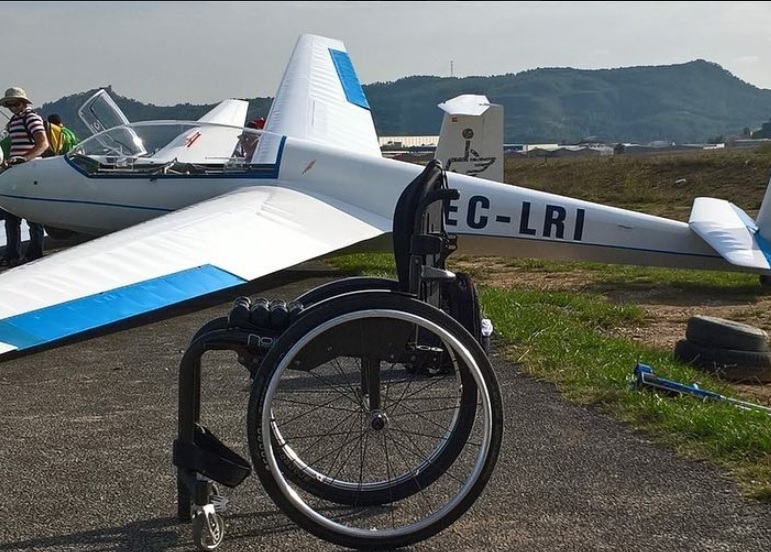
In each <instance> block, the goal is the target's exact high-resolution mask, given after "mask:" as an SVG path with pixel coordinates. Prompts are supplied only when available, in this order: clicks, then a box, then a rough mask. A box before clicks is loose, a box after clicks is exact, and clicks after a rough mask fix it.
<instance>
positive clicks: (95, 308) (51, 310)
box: [0, 265, 246, 350]
mask: <svg viewBox="0 0 771 552" xmlns="http://www.w3.org/2000/svg"><path fill="white" fill-rule="evenodd" d="M244 283H246V280H243V279H242V278H239V277H237V276H234V275H233V274H230V273H229V272H225V271H223V270H220V269H218V268H216V267H214V266H211V265H204V266H199V267H196V268H192V269H189V270H185V271H182V272H178V273H176V274H170V275H168V276H163V277H160V278H155V279H152V280H146V281H144V282H139V283H137V284H133V285H130V286H126V287H122V288H118V289H114V290H111V291H106V292H103V293H98V294H96V295H91V296H89V297H83V298H81V299H75V300H73V301H68V302H66V303H62V304H59V305H52V306H50V307H45V308H42V309H38V310H35V311H32V312H28V313H24V314H19V315H16V316H12V317H10V318H6V319H5V320H2V321H0V342H3V343H8V344H9V345H13V346H15V347H17V348H18V349H19V350H24V349H28V348H30V347H35V346H39V345H44V344H46V343H51V342H53V341H57V340H59V339H63V338H65V337H70V336H73V335H76V334H79V333H81V332H85V331H88V330H93V329H96V328H101V327H103V326H107V325H109V324H112V323H115V322H119V321H121V320H126V319H128V318H131V317H133V316H137V315H140V314H145V313H148V312H152V311H155V310H158V309H161V308H164V307H168V306H171V305H175V304H177V303H181V302H183V301H186V300H188V299H193V298H195V297H201V296H203V295H207V294H209V293H213V292H216V291H220V290H223V289H227V288H230V287H233V286H237V285H241V284H244Z"/></svg>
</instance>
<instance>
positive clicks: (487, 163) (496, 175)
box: [435, 94, 503, 182]
mask: <svg viewBox="0 0 771 552" xmlns="http://www.w3.org/2000/svg"><path fill="white" fill-rule="evenodd" d="M439 107H440V108H441V109H443V110H444V112H445V114H444V119H443V120H442V129H441V131H440V135H439V143H438V144H437V147H436V155H435V157H436V159H438V160H439V161H441V162H442V164H443V165H444V167H445V169H447V170H448V171H451V172H457V173H461V174H468V175H471V176H478V177H480V178H485V179H487V180H494V181H496V182H503V106H501V105H498V104H491V103H490V102H489V101H488V99H487V97H486V96H480V95H475V94H465V95H462V96H458V97H456V98H453V99H451V100H448V101H446V102H444V103H441V104H439Z"/></svg>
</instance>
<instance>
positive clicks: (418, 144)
mask: <svg viewBox="0 0 771 552" xmlns="http://www.w3.org/2000/svg"><path fill="white" fill-rule="evenodd" d="M379 140H380V149H381V151H382V152H383V153H384V154H387V155H397V154H400V153H433V152H434V151H436V145H437V144H438V143H439V136H381V137H380V138H379Z"/></svg>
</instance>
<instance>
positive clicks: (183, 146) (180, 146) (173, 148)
mask: <svg viewBox="0 0 771 552" xmlns="http://www.w3.org/2000/svg"><path fill="white" fill-rule="evenodd" d="M248 107H249V102H247V101H244V100H236V99H226V100H223V101H221V102H220V103H218V104H217V105H216V106H214V107H213V108H212V109H211V110H209V111H208V112H206V113H205V114H204V115H203V116H202V117H201V118H200V119H198V121H197V122H198V123H216V124H222V125H231V126H238V127H242V126H243V125H244V122H245V121H246V113H247V109H248ZM78 117H80V119H81V120H82V121H83V123H84V124H85V125H86V128H87V129H88V130H89V131H90V132H91V134H92V135H96V134H98V133H100V132H102V131H104V130H106V129H109V128H113V127H124V126H125V127H127V128H130V127H128V125H130V122H129V120H128V118H127V117H126V115H125V114H124V113H123V111H121V109H120V108H119V107H118V105H117V104H116V103H115V101H114V100H113V99H112V98H111V97H110V95H109V94H108V93H107V91H106V90H104V89H100V90H97V91H96V92H95V93H94V94H93V95H92V96H90V97H89V98H88V99H87V100H86V101H85V102H83V105H82V106H80V108H79V109H78ZM189 126H190V128H189V129H188V130H187V131H186V132H183V133H182V134H180V135H178V136H176V137H175V138H174V139H173V140H172V141H171V142H170V143H169V144H167V145H166V146H165V148H164V149H162V150H160V151H157V152H155V153H154V154H153V155H152V156H146V157H145V158H146V160H147V162H148V163H157V164H163V163H166V162H168V161H169V160H170V159H172V158H173V157H174V156H185V155H186V156H187V157H188V158H191V157H190V156H191V155H192V156H193V157H192V160H193V161H195V160H200V161H202V162H205V161H206V160H207V159H209V158H211V157H213V156H217V157H223V156H224V157H228V156H229V155H230V154H231V153H232V142H233V138H232V134H233V132H234V131H233V130H228V131H227V132H228V136H227V138H226V139H225V140H223V141H219V140H215V139H214V136H212V135H213V134H215V133H221V132H223V131H222V130H221V129H219V128H214V127H211V126H208V125H204V126H203V127H202V126H201V125H189ZM206 133H210V134H208V135H206ZM115 134H116V135H118V134H120V135H121V138H128V139H129V141H131V143H132V145H133V146H134V147H135V148H137V149H138V148H141V142H137V137H136V136H135V135H132V134H131V131H130V130H123V131H118V132H116V133H115ZM202 134H203V135H206V136H205V139H202V138H201V135H202ZM124 135H125V136H124ZM109 136H110V135H109V134H105V135H103V136H102V138H100V139H101V140H104V141H108V140H112V142H110V143H108V144H107V147H113V148H115V147H117V146H116V144H115V142H114V140H115V139H117V136H113V137H112V139H110V138H109ZM191 142H198V143H199V147H197V148H195V149H192V148H189V147H187V145H188V143H191ZM204 142H206V144H207V146H208V148H206V147H200V144H201V143H204ZM224 144H226V147H229V148H230V150H224V149H222V146H223V145H224ZM145 153H147V152H145ZM1 160H2V158H0V161H1ZM0 204H1V203H0ZM30 220H35V219H30ZM62 230H63V231H62ZM71 230H72V229H71V228H70V227H69V226H68V227H67V228H66V229H65V228H59V227H55V226H54V225H51V224H46V232H47V233H48V234H49V235H51V236H52V237H54V238H58V237H62V238H65V237H68V235H69V234H71V233H72V232H71ZM21 236H22V241H26V240H28V239H29V228H28V227H27V222H26V220H23V221H22V229H21ZM5 243H6V236H5V227H4V225H3V224H0V245H5Z"/></svg>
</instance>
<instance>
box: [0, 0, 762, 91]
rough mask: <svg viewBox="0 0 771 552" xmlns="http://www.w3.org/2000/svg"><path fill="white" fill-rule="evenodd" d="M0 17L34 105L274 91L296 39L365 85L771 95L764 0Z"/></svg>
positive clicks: (130, 5)
mask: <svg viewBox="0 0 771 552" xmlns="http://www.w3.org/2000/svg"><path fill="white" fill-rule="evenodd" d="M0 19H2V21H3V23H4V25H3V33H2V37H3V42H4V44H5V48H4V49H3V50H4V51H3V55H2V60H3V62H2V63H1V64H0V67H2V70H1V71H0V91H2V90H5V89H6V88H8V87H11V86H20V87H22V88H24V89H25V90H26V91H27V94H28V96H29V97H30V98H31V99H32V101H33V102H34V104H35V105H37V106H40V105H42V104H44V103H46V102H50V101H55V100H58V99H60V98H62V97H64V96H68V95H71V94H77V93H80V92H84V91H86V90H90V89H94V88H100V87H104V86H107V85H112V87H113V91H114V92H115V93H116V94H119V95H121V96H125V97H128V98H133V99H135V100H139V101H141V102H143V103H152V104H155V105H159V106H163V105H175V104H178V103H186V102H189V103H192V104H211V103H216V102H219V101H221V100H223V99H225V98H247V99H248V98H255V97H266V96H274V95H275V91H276V89H277V87H278V85H279V83H280V81H281V76H282V74H283V71H284V67H285V65H286V62H287V60H288V59H289V56H290V54H291V52H292V48H293V47H294V44H295V42H296V40H297V38H298V37H299V36H300V34H303V33H312V34H319V35H324V36H328V37H331V38H336V39H339V40H342V41H343V42H344V43H345V45H346V49H347V50H348V53H349V55H350V57H351V59H352V61H353V63H354V65H355V67H356V70H357V73H358V75H359V80H360V81H361V83H362V84H365V85H366V84H372V83H375V82H391V81H395V80H398V79H400V78H403V77H408V76H413V75H435V76H440V77H451V76H454V77H466V76H490V75H505V74H510V73H519V72H521V71H525V70H528V69H536V68H543V67H572V68H576V69H605V68H617V67H632V66H640V65H673V64H680V63H687V62H689V61H693V60H695V59H704V60H707V61H710V62H714V63H717V64H718V65H720V66H721V67H723V68H724V69H726V70H727V71H728V72H730V73H732V74H733V75H735V76H736V77H738V78H740V79H741V80H743V81H745V82H748V83H749V84H752V85H754V86H756V87H758V88H765V89H771V2H736V1H731V2H417V1H413V2H391V1H389V2H323V1H314V2H188V1H182V2H179V1H175V2H60V1H56V2H45V1H36V2H28V1H25V2H0ZM14 45H18V48H15V47H14ZM491 100H492V101H495V99H494V98H491Z"/></svg>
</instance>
